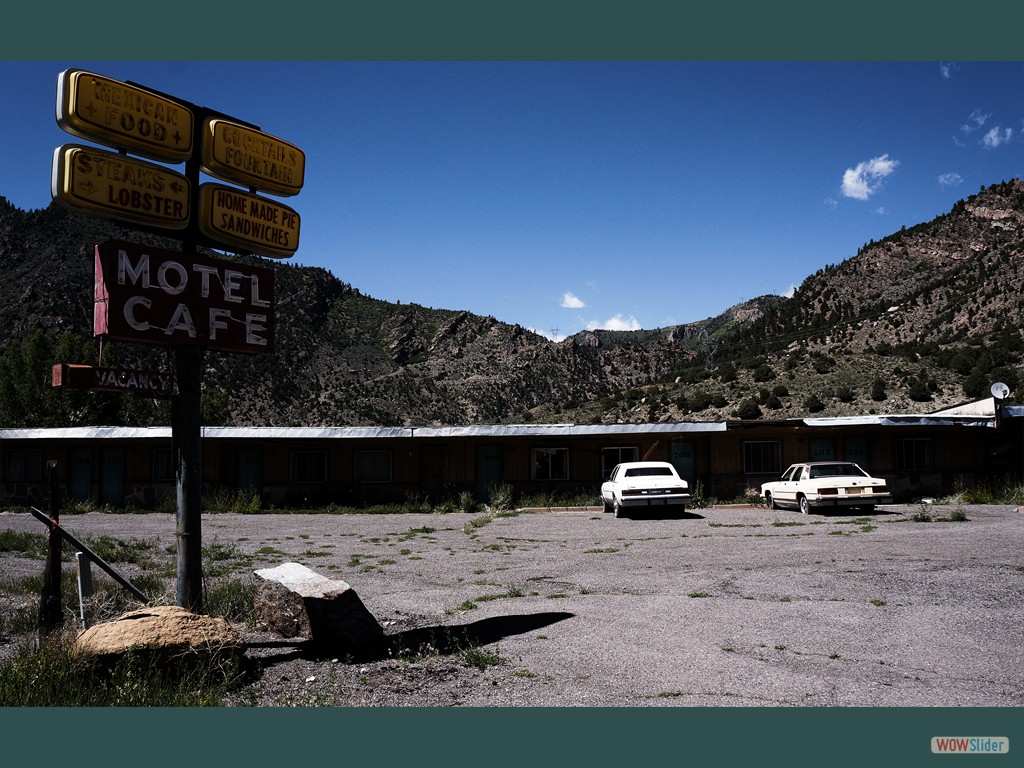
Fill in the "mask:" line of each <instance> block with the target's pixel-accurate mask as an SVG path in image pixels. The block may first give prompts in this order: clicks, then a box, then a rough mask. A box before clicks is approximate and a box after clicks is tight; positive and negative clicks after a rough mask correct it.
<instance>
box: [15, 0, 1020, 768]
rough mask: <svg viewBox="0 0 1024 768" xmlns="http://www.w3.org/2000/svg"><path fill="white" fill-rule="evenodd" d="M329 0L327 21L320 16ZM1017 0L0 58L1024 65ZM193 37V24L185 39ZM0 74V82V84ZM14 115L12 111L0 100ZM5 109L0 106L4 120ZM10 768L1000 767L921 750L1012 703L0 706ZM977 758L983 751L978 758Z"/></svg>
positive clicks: (166, 30)
mask: <svg viewBox="0 0 1024 768" xmlns="http://www.w3.org/2000/svg"><path fill="white" fill-rule="evenodd" d="M325 5H326V6H327V7H329V8H330V9H331V10H330V11H328V15H327V16H325V14H324V12H323V10H322V8H323V7H324V6H325ZM1022 5H1024V4H1021V3H1019V2H1018V0H1012V2H1011V0H990V1H989V2H988V3H986V4H985V5H984V6H971V5H969V4H967V5H965V4H964V3H963V2H962V1H961V0H958V1H957V2H950V1H949V0H933V2H922V3H918V4H901V3H898V2H893V1H892V0H885V2H881V1H880V0H862V1H861V2H858V3H848V4H845V5H842V6H840V7H836V6H835V5H834V4H826V3H822V2H820V0H815V1H814V2H812V1H811V0H799V1H797V2H794V1H793V0H788V1H785V2H774V3H769V2H752V1H751V0H742V1H741V2H739V3H736V2H731V3H729V2H726V3H718V4H708V5H707V6H704V7H700V6H697V7H691V4H689V3H686V2H683V1H682V0H677V1H675V2H669V1H668V0H657V1H654V0H630V2H607V1H603V0H591V1H590V2H584V1H583V0H543V1H540V0H519V1H518V2H487V1H486V0H433V2H431V1H429V0H418V1H415V0H359V1H358V2H353V1H352V0H340V1H338V0H336V1H335V2H334V3H329V4H325V3H322V2H319V1H318V2H317V3H312V2H309V0H300V1H299V2H295V0H292V1H291V2H288V3H272V2H266V0H248V2H243V3H237V4H235V3H231V4H229V3H216V2H213V3H211V2H203V3H196V2H177V3H167V4H163V5H157V4H144V3H139V2H137V0H117V2H98V3H92V4H87V3H78V2H76V3H71V2H67V0H59V2H56V3H54V2H50V3H16V4H14V6H13V8H9V9H6V10H5V22H4V24H3V25H2V29H0V51H2V52H0V58H3V59H7V60H40V61H43V60H53V59H60V60H82V61H97V60H132V59H150V60H157V59H159V60H173V59H178V60H189V59H195V60H231V59H234V60H246V59H258V60H282V61H283V60H299V59H301V60H307V61H309V60H391V59H396V60H442V59H443V60H504V59H508V60H748V61H749V60H809V61H815V60H891V61H910V60H936V61H955V60H1021V59H1024V42H1022V36H1021V32H1020V30H1021V29H1022V28H1024V18H1022V17H1024V11H1022V10H1021V6H1022ZM189 30H194V31H191V32H190V31H189ZM2 86H3V84H2V83H0V94H2V90H3V89H2ZM2 109H4V110H5V111H7V115H10V114H12V112H11V110H13V107H12V106H11V105H5V106H4V107H2ZM7 115H5V117H6V116H7ZM0 717H2V718H3V720H2V723H3V724H2V733H3V735H4V738H3V742H4V744H3V747H4V749H3V753H4V758H5V760H9V761H10V763H11V764H12V765H26V764H27V765H39V764H43V765H50V764H57V763H60V764H69V763H70V764H74V765H76V766H78V765H82V764H85V765H96V766H103V767H104V768H115V767H116V766H122V765H124V766H129V765H130V766H133V768H134V766H138V765H140V764H145V765H147V766H154V767H155V768H157V767H159V766H163V765H168V766H170V765H174V766H179V765H182V764H185V765H190V764H197V763H198V764H201V765H209V764H218V763H221V764H225V765H238V764H241V765H252V766H269V765H274V766H277V765H289V764H301V763H313V764H315V763H321V762H323V761H325V760H326V761H328V764H342V763H350V762H355V763H357V764H359V763H362V762H364V761H373V762H374V763H375V764H381V763H383V764H387V765H394V764H401V763H407V764H409V765H419V764H420V763H421V762H423V763H427V764H431V763H433V762H435V761H437V760H442V761H443V762H444V763H445V764H447V765H450V766H460V765H467V766H470V765H471V766H478V765H481V764H484V765H488V766H504V765H509V766H512V765H515V766H517V767H518V766H522V765H523V764H524V763H526V764H531V763H534V764H540V765H554V764H566V765H629V764H633V763H635V762H637V761H638V760H639V761H644V762H650V761H657V762H664V763H667V764H669V765H676V764H679V765H709V766H720V765H744V766H746V765H759V764H763V763H764V762H765V759H766V758H774V757H779V758H781V759H783V760H785V763H786V764H787V765H789V766H803V765H807V766H817V765H822V764H825V765H829V766H830V767H832V768H841V767H842V766H847V765H849V766H858V768H859V767H860V766H863V765H864V764H865V763H873V764H876V765H900V766H904V767H908V768H912V767H913V766H918V765H933V764H939V765H946V764H950V765H952V764H955V765H957V766H963V765H974V764H981V765H986V766H990V765H991V766H999V765H1005V764H1007V761H1006V760H1005V759H1000V758H998V757H994V756H991V757H988V756H986V757H985V758H981V757H967V756H959V757H947V756H937V755H932V754H931V752H930V740H931V738H932V737H933V736H965V735H966V736H1008V737H1009V738H1010V744H1011V753H1016V752H1018V751H1021V750H1024V718H1022V717H1021V712H1020V710H1019V709H1014V708H971V709H962V708H929V709H873V708H843V709H820V708H787V709H773V708H758V709H747V708H736V709H733V708H721V709H719V708H712V709H693V708H685V707H678V708H675V707H671V708H644V709H631V708H626V709H582V708H580V709H575V708H574V709H553V708H552V709H455V710H450V709H374V710H370V709H315V710H282V709H238V710H219V709H218V710H160V709H155V710H154V709H148V710H116V711H113V712H110V711H107V710H93V709H47V710H30V709H9V710H4V711H3V712H0ZM979 761H980V762H979Z"/></svg>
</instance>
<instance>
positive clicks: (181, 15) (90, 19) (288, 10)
mask: <svg viewBox="0 0 1024 768" xmlns="http://www.w3.org/2000/svg"><path fill="white" fill-rule="evenodd" d="M324 8H328V9H329V10H327V11H326V12H325V11H324V10H323V9H324ZM190 28H194V29H195V30H196V31H195V32H194V33H192V34H189V33H188V31H187V30H189V29H190ZM1022 28H1024V11H1022V10H1021V3H1019V2H1018V1H1017V0H988V2H986V3H985V4H984V5H983V6H971V5H970V4H966V5H965V4H964V3H963V2H962V0H956V2H953V0H932V1H931V2H918V3H907V2H899V1H897V2H894V1H893V0H860V1H859V2H856V3H842V4H835V3H823V2H821V0H776V2H764V1H761V2H755V1H754V0H740V1H739V2H735V1H734V2H719V3H708V4H705V5H700V4H696V3H692V2H688V1H687V0H629V2H626V1H624V0H615V1H612V0H518V1H516V2H513V1H511V0H505V1H503V2H496V1H494V0H334V2H332V3H324V2H322V0H318V1H317V2H312V1H311V0H290V2H287V3H282V2H268V0H246V2H242V3H228V2H221V3H217V2H195V0H178V2H169V3H166V4H146V3H139V2H137V1H136V0H117V1H116V2H109V1H107V2H95V3H91V4H90V3H71V2H68V0H57V2H49V3H16V4H14V5H13V7H12V8H10V9H7V10H5V23H4V25H3V30H2V31H0V50H2V53H0V57H2V58H5V59H34V60H45V59H50V58H57V59H83V60H87V61H96V60H116V59H120V60H129V59H165V60H171V59H179V60H185V59H201V60H229V59H259V60H289V59H303V60H357V59H358V60H386V59H405V60H411V59H418V60H423V59H430V60H437V59H452V60H483V59H488V60H495V59H514V60H522V59H544V60H567V59H604V60H638V59H644V60H659V59H676V60H682V59H704V60H766V59H772V60H779V59H797V60H947V61H951V60H964V59H974V60H1006V59H1012V60H1019V59H1021V58H1024V43H1022V42H1021V40H1022V35H1021V29H1022Z"/></svg>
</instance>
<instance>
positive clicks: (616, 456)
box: [601, 446, 640, 480]
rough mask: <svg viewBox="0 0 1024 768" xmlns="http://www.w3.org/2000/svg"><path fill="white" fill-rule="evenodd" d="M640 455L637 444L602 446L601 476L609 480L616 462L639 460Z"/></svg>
mask: <svg viewBox="0 0 1024 768" xmlns="http://www.w3.org/2000/svg"><path fill="white" fill-rule="evenodd" d="M639 456H640V449H639V448H637V447H636V446H633V447H630V448H602V449H601V477H602V478H603V479H604V480H607V479H608V478H609V477H610V476H611V474H612V470H613V469H615V465H616V464H622V463H623V462H626V461H637V460H638V457H639Z"/></svg>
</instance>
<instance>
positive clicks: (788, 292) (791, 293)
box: [779, 283, 796, 299]
mask: <svg viewBox="0 0 1024 768" xmlns="http://www.w3.org/2000/svg"><path fill="white" fill-rule="evenodd" d="M795 295H796V283H790V284H789V288H787V289H786V290H785V291H783V292H782V293H780V294H779V296H782V297H784V298H787V299H792V298H793V296H795Z"/></svg>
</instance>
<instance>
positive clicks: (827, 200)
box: [825, 195, 839, 208]
mask: <svg viewBox="0 0 1024 768" xmlns="http://www.w3.org/2000/svg"><path fill="white" fill-rule="evenodd" d="M825 205H827V206H828V207H829V208H835V207H836V206H837V205H839V201H838V200H836V199H835V198H834V197H832V195H829V196H828V197H826V198H825Z"/></svg>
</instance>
